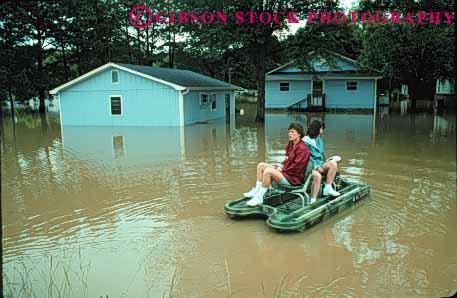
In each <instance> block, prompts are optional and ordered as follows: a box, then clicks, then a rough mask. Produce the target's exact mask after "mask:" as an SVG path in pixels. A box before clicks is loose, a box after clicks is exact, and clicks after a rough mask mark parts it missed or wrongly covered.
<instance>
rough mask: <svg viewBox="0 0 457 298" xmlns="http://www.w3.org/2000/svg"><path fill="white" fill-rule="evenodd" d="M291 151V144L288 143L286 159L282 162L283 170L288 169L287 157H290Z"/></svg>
mask: <svg viewBox="0 0 457 298" xmlns="http://www.w3.org/2000/svg"><path fill="white" fill-rule="evenodd" d="M289 151H290V143H287V145H286V158H284V160H283V161H282V162H281V164H282V166H283V168H285V167H286V164H287V156H288V155H289Z"/></svg>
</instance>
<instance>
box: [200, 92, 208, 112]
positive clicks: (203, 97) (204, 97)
mask: <svg viewBox="0 0 457 298" xmlns="http://www.w3.org/2000/svg"><path fill="white" fill-rule="evenodd" d="M209 100H210V98H209V94H206V93H200V110H208V109H209Z"/></svg>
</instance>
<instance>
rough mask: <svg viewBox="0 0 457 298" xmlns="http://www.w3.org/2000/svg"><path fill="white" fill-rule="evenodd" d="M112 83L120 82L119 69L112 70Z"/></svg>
mask: <svg viewBox="0 0 457 298" xmlns="http://www.w3.org/2000/svg"><path fill="white" fill-rule="evenodd" d="M111 83H113V84H118V83H119V71H117V70H112V71H111Z"/></svg>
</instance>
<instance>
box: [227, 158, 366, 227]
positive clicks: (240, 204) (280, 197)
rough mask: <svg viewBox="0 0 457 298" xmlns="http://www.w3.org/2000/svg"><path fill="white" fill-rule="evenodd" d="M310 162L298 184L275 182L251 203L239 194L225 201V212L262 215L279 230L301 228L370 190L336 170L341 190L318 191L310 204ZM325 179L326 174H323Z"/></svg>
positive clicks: (241, 216) (330, 213)
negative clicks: (334, 194) (259, 200)
mask: <svg viewBox="0 0 457 298" xmlns="http://www.w3.org/2000/svg"><path fill="white" fill-rule="evenodd" d="M312 168H313V165H312V162H309V163H308V166H307V168H306V171H305V177H307V178H306V180H305V183H304V184H302V185H299V186H289V187H285V186H282V185H281V186H278V185H274V186H273V187H272V188H270V190H269V191H268V192H267V193H266V194H265V196H264V199H263V204H261V205H258V206H255V207H250V206H248V205H246V202H247V201H249V200H250V198H241V199H238V200H235V201H231V202H228V203H226V204H225V206H224V212H225V213H226V214H227V215H228V216H229V217H230V218H233V219H237V218H248V217H261V218H266V223H267V225H268V226H270V227H272V228H273V229H275V230H277V231H280V232H287V231H295V232H298V231H304V230H305V229H307V228H309V227H311V226H313V225H315V224H317V223H319V222H321V221H322V220H323V219H324V218H325V217H327V216H331V215H333V214H335V213H338V212H340V211H342V210H344V209H346V208H348V207H350V206H352V205H354V204H356V203H357V202H358V201H360V200H361V199H362V198H364V197H366V196H367V195H368V194H369V193H370V187H369V186H368V185H365V184H360V183H353V182H349V181H347V180H345V179H343V178H341V176H340V175H339V173H337V175H336V177H335V179H334V188H335V189H337V191H338V192H339V193H340V196H338V197H330V196H327V197H323V196H322V189H323V187H321V190H320V191H319V194H320V196H319V199H318V200H317V202H315V203H313V204H310V203H309V195H308V193H310V189H311V182H312V175H311V171H312ZM322 181H325V177H322Z"/></svg>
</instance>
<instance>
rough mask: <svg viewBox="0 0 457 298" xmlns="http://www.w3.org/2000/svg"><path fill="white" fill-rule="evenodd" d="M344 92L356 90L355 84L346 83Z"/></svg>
mask: <svg viewBox="0 0 457 298" xmlns="http://www.w3.org/2000/svg"><path fill="white" fill-rule="evenodd" d="M346 90H357V82H349V81H348V82H346Z"/></svg>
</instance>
